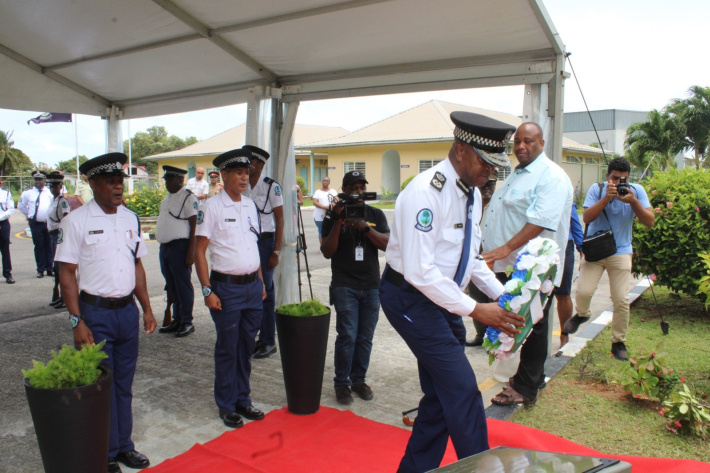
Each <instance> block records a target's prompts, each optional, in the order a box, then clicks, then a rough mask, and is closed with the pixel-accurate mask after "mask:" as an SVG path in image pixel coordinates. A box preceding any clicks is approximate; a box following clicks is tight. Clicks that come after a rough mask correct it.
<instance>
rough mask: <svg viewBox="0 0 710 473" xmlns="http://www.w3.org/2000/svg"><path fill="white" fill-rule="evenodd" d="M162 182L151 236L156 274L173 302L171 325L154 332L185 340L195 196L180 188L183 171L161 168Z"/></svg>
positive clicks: (191, 329) (188, 325) (189, 316)
mask: <svg viewBox="0 0 710 473" xmlns="http://www.w3.org/2000/svg"><path fill="white" fill-rule="evenodd" d="M163 171H165V174H164V175H163V179H165V187H166V188H167V189H168V192H169V194H168V195H166V196H165V199H163V203H162V204H160V213H159V214H158V224H157V225H156V228H155V236H156V239H157V240H158V242H159V243H160V271H161V272H162V273H163V277H164V278H165V285H166V288H167V291H168V294H169V295H170V300H172V301H173V321H172V322H171V323H170V324H169V325H167V326H165V327H161V328H160V329H158V331H159V332H160V333H171V332H175V336H176V337H178V338H180V337H186V336H188V335H190V334H191V333H192V332H194V331H195V326H194V325H193V324H192V308H193V306H194V303H195V289H194V287H192V264H193V263H194V262H195V228H196V227H197V207H198V202H197V196H195V194H193V193H192V192H190V190H189V189H187V188H186V187H183V182H185V175H186V174H187V171H186V170H184V169H180V168H176V167H174V166H163Z"/></svg>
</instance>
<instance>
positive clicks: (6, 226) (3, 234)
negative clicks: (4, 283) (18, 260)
mask: <svg viewBox="0 0 710 473" xmlns="http://www.w3.org/2000/svg"><path fill="white" fill-rule="evenodd" d="M0 253H2V275H3V277H5V278H6V277H8V276H10V275H11V274H12V261H11V260H10V222H9V220H3V221H2V222H0Z"/></svg>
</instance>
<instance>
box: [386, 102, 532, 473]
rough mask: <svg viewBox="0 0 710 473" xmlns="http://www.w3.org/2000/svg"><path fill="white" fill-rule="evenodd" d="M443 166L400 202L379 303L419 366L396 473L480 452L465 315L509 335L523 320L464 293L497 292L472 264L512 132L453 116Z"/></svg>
mask: <svg viewBox="0 0 710 473" xmlns="http://www.w3.org/2000/svg"><path fill="white" fill-rule="evenodd" d="M451 119H452V121H453V122H454V124H455V125H456V128H455V130H454V136H455V140H454V143H453V145H452V147H451V150H450V151H449V155H448V158H447V159H445V160H443V161H441V162H440V163H439V164H437V165H436V166H434V167H433V168H431V169H429V170H427V171H424V172H422V173H420V174H418V175H417V176H416V177H415V178H414V179H413V180H412V181H411V182H410V183H409V185H408V186H407V187H406V188H405V189H404V191H402V193H401V194H400V195H399V197H398V198H397V203H396V206H395V213H394V222H393V225H392V233H391V235H390V239H389V244H388V246H387V253H386V256H387V266H386V267H385V271H384V273H383V278H382V282H381V284H380V300H381V303H382V309H383V310H384V312H385V315H386V316H387V319H388V320H389V322H390V323H391V324H392V326H393V327H394V328H395V330H397V332H398V333H399V334H400V335H401V336H402V338H403V339H404V340H405V341H406V342H407V345H408V346H409V348H410V349H411V350H412V353H413V354H414V356H415V357H416V358H417V362H418V365H419V381H420V385H421V388H422V391H423V392H424V397H422V399H421V401H420V403H419V412H418V414H417V418H416V420H415V422H414V427H413V430H412V436H411V437H410V440H409V443H408V445H407V449H406V452H405V454H404V457H403V458H402V461H401V463H400V465H399V470H398V471H400V472H422V471H429V470H432V469H434V468H438V467H439V463H440V462H441V459H442V458H443V456H444V451H445V450H446V444H447V441H448V439H449V437H451V441H452V442H453V445H454V448H455V449H456V453H457V455H458V457H459V458H464V457H467V456H470V455H474V454H476V453H479V452H481V451H484V450H487V449H488V448H489V447H488V435H487V430H486V416H485V412H484V409H483V400H482V398H481V393H480V391H479V390H478V386H477V383H476V377H475V375H474V373H473V369H472V368H471V364H470V363H469V361H468V359H467V358H466V354H465V353H464V342H465V336H466V330H465V328H464V325H463V320H462V317H464V316H468V317H473V318H475V319H477V320H480V321H481V322H483V323H484V324H486V325H488V326H493V327H495V328H497V329H499V330H501V331H503V332H505V333H507V334H509V335H514V334H515V333H517V332H518V331H517V329H515V328H514V327H513V325H517V326H522V325H523V324H522V321H523V318H522V317H520V316H517V315H515V314H513V313H511V312H507V311H505V310H503V309H501V308H500V307H498V305H497V304H496V303H490V304H480V303H478V304H477V303H476V302H475V301H474V300H473V299H471V298H470V297H469V296H467V295H465V294H464V293H463V292H462V291H463V289H464V288H465V287H466V286H467V284H468V282H469V281H472V282H473V283H474V284H476V286H478V287H479V288H480V289H481V290H482V291H483V292H484V293H486V294H487V295H488V296H489V297H491V298H494V299H495V298H498V297H499V296H500V295H501V294H502V293H503V285H502V284H501V283H500V282H499V281H498V280H497V279H496V278H495V275H494V274H493V272H492V271H491V270H490V269H488V267H487V266H486V264H485V262H484V261H483V260H481V259H479V258H478V257H477V253H478V248H479V247H480V240H481V231H480V228H479V223H480V219H481V193H480V192H479V190H478V189H477V187H478V186H480V185H481V184H483V183H484V182H486V181H487V180H488V177H489V176H490V174H491V172H492V171H493V170H494V168H495V167H505V166H507V165H509V161H508V158H507V157H506V155H505V149H506V145H507V143H508V140H509V139H510V136H511V135H512V134H513V131H515V128H514V127H512V126H510V125H508V124H506V123H503V122H499V121H498V120H493V119H491V118H488V117H485V116H483V115H478V114H472V113H467V112H454V113H452V114H451Z"/></svg>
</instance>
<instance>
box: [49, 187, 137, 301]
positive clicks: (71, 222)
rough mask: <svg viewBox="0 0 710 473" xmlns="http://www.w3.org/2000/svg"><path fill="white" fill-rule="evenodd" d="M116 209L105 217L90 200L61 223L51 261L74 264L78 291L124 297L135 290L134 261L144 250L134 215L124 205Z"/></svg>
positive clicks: (94, 202) (97, 205) (102, 295)
mask: <svg viewBox="0 0 710 473" xmlns="http://www.w3.org/2000/svg"><path fill="white" fill-rule="evenodd" d="M117 210H118V211H117V212H116V214H115V215H111V216H108V215H106V214H105V213H104V211H103V210H102V209H101V207H99V204H97V203H96V201H95V200H91V201H90V202H89V203H88V204H85V205H82V206H81V207H79V208H78V209H76V210H75V211H73V212H72V213H70V214H69V215H67V217H66V218H65V219H64V220H62V223H61V225H60V227H59V236H58V239H57V253H56V255H55V257H54V259H55V261H61V262H64V263H72V264H76V265H78V271H79V277H78V278H77V280H78V282H79V290H80V291H85V292H88V293H89V294H93V295H95V296H100V297H125V296H127V295H129V294H130V293H131V292H133V290H134V289H135V287H136V264H135V258H141V257H143V256H145V255H146V254H148V248H147V247H146V245H145V243H144V242H143V238H141V236H140V235H139V234H138V228H139V226H138V217H136V214H134V213H133V212H131V211H130V210H128V209H127V208H125V207H124V206H120V207H119V208H118V209H117ZM111 217H115V220H114V219H113V218H111ZM114 221H115V224H114ZM136 245H137V250H136ZM134 251H135V252H136V254H135V257H134V255H133V252H134Z"/></svg>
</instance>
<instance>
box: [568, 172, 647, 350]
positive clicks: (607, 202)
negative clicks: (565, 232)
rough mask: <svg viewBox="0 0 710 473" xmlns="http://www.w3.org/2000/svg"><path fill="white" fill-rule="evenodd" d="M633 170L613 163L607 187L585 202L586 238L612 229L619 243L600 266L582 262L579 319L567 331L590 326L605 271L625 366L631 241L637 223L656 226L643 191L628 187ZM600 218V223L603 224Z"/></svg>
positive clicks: (614, 342) (615, 340)
mask: <svg viewBox="0 0 710 473" xmlns="http://www.w3.org/2000/svg"><path fill="white" fill-rule="evenodd" d="M630 171H631V166H630V165H629V162H628V161H627V160H626V159H624V158H614V159H612V160H611V162H610V163H609V167H608V169H607V173H606V179H607V184H606V187H604V186H603V185H601V184H594V185H593V186H592V187H591V188H590V189H589V191H588V192H587V198H586V199H585V200H584V214H582V219H583V220H584V223H585V225H587V226H588V228H587V234H588V235H594V234H595V233H596V232H597V231H599V230H607V229H609V227H611V230H612V231H613V232H614V240H615V242H616V253H615V254H614V255H612V256H609V257H607V258H603V259H601V260H599V261H586V260H583V261H582V263H581V265H580V268H579V282H578V283H577V296H576V298H575V304H576V306H577V314H575V315H574V317H572V318H571V319H569V320H568V321H567V322H566V323H565V325H564V331H565V332H567V333H575V332H576V331H577V329H578V328H579V326H580V325H581V324H583V323H585V322H587V321H588V320H589V317H590V315H591V310H590V309H589V306H590V302H591V300H592V296H593V295H594V292H595V291H596V290H597V284H599V279H600V278H601V277H602V274H603V273H604V270H606V272H607V274H608V275H609V287H610V289H611V300H612V303H613V304H614V314H613V317H612V321H611V331H612V337H611V353H612V355H614V357H615V358H616V359H617V360H621V361H625V360H626V359H627V357H626V345H625V343H624V342H625V341H626V332H627V331H628V329H629V275H630V274H631V254H632V253H631V239H632V230H633V223H634V218H638V219H639V221H640V222H641V223H643V224H644V225H646V226H647V227H649V228H650V227H652V226H653V222H654V215H653V210H652V209H651V203H650V202H649V201H648V196H647V195H646V191H645V190H644V188H643V187H641V186H640V185H638V184H629V183H627V179H628V177H629V172H630ZM600 217H601V218H600Z"/></svg>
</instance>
